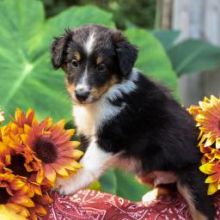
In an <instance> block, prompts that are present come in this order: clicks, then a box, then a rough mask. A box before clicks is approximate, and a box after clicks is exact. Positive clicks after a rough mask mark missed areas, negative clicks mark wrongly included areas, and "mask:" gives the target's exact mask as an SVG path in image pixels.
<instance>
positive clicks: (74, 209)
mask: <svg viewBox="0 0 220 220" xmlns="http://www.w3.org/2000/svg"><path fill="white" fill-rule="evenodd" d="M52 197H53V198H54V203H53V204H52V205H51V206H50V207H49V211H48V212H49V214H48V216H47V217H45V218H43V219H41V220H191V218H190V216H189V211H188V209H187V205H186V203H185V202H184V201H183V199H182V198H181V196H179V195H175V196H172V197H171V196H169V197H161V198H160V199H159V200H156V201H154V202H153V203H151V204H149V205H148V206H144V205H143V204H142V203H134V202H130V201H129V200H126V199H122V198H120V197H117V196H115V195H110V194H108V193H103V192H98V191H93V190H80V191H78V192H77V193H76V194H74V195H73V196H60V195H58V194H57V193H54V194H52ZM215 204H216V207H217V213H216V220H218V219H219V220H220V195H217V196H216V199H215Z"/></svg>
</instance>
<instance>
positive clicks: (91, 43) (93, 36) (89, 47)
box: [84, 32, 95, 55]
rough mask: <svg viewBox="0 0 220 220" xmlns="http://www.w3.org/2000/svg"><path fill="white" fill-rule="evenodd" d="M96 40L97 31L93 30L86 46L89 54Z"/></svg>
mask: <svg viewBox="0 0 220 220" xmlns="http://www.w3.org/2000/svg"><path fill="white" fill-rule="evenodd" d="M94 42H95V33H94V32H92V33H90V35H89V36H88V38H87V40H86V42H85V45H84V48H85V51H86V53H87V54H88V55H89V54H90V53H91V52H92V49H93V46H94Z"/></svg>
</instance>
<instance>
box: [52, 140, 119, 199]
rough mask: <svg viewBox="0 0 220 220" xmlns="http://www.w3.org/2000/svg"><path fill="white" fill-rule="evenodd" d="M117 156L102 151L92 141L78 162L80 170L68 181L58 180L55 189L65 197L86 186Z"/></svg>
mask: <svg viewBox="0 0 220 220" xmlns="http://www.w3.org/2000/svg"><path fill="white" fill-rule="evenodd" d="M117 156H118V155H117V154H112V153H109V152H106V151H104V150H102V149H101V148H100V147H99V146H98V144H97V143H96V141H92V142H91V143H90V144H89V146H88V149H87V151H86V153H85V154H84V156H83V158H82V159H81V161H80V163H81V165H82V168H81V169H80V170H78V171H77V173H76V174H75V175H73V176H72V177H70V178H68V179H59V180H58V181H57V183H56V188H58V191H59V192H60V193H61V194H65V195H66V194H71V193H74V192H75V191H77V190H79V189H81V188H84V187H86V186H88V185H89V184H90V183H91V182H93V181H94V180H96V179H97V178H98V177H99V176H100V175H101V174H102V173H103V172H104V171H105V170H106V169H107V168H108V167H109V166H111V164H113V163H114V161H116V159H117Z"/></svg>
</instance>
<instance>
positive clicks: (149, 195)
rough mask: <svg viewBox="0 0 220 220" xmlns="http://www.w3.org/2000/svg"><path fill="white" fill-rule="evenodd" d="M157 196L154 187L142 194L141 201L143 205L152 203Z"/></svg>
mask: <svg viewBox="0 0 220 220" xmlns="http://www.w3.org/2000/svg"><path fill="white" fill-rule="evenodd" d="M157 198H158V189H157V188H155V189H153V190H151V191H149V192H147V193H146V194H145V195H143V197H142V202H143V203H144V204H145V205H148V204H150V203H152V202H153V201H155V200H156V199H157Z"/></svg>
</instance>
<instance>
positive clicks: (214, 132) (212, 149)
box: [188, 96, 220, 195]
mask: <svg viewBox="0 0 220 220" xmlns="http://www.w3.org/2000/svg"><path fill="white" fill-rule="evenodd" d="M188 111H189V112H190V114H191V115H193V117H194V118H195V120H196V122H197V127H198V128H199V130H200V135H199V144H198V146H199V149H200V152H201V153H202V155H203V156H202V159H201V164H202V165H201V166H200V167H199V168H200V170H201V171H202V172H203V173H204V174H206V175H208V177H207V178H206V180H205V182H206V183H208V184H209V187H208V194H209V195H211V194H214V193H215V192H216V191H217V190H219V189H220V99H218V98H216V97H215V96H211V97H210V98H207V97H205V98H204V99H203V101H201V102H199V105H198V106H195V105H193V106H191V107H190V108H189V109H188Z"/></svg>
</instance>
